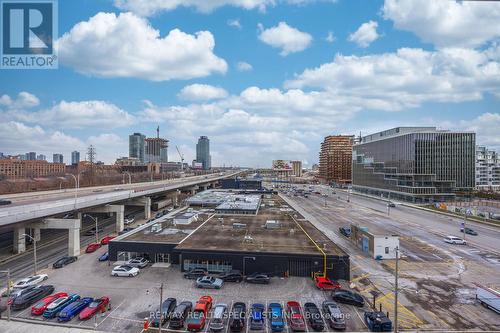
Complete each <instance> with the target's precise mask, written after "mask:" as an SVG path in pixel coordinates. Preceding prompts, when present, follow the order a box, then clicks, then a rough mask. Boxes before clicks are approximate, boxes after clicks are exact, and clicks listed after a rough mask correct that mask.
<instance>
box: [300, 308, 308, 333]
mask: <svg viewBox="0 0 500 333" xmlns="http://www.w3.org/2000/svg"><path fill="white" fill-rule="evenodd" d="M299 304H300V303H299ZM300 314H301V315H302V318H303V319H304V323H305V324H306V332H307V333H309V327H308V326H307V321H306V313H305V312H304V309H303V308H302V306H301V307H300Z"/></svg>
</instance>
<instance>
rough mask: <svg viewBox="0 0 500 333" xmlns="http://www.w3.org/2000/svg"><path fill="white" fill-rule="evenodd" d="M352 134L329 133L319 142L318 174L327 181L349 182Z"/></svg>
mask: <svg viewBox="0 0 500 333" xmlns="http://www.w3.org/2000/svg"><path fill="white" fill-rule="evenodd" d="M353 141H354V136H353V135H329V136H327V137H325V139H324V141H323V142H322V143H321V151H320V153H319V176H320V178H322V179H324V180H326V181H327V182H328V183H332V182H333V183H337V184H350V183H351V175H352V145H353Z"/></svg>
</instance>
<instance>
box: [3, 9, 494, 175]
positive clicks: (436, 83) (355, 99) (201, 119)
mask: <svg viewBox="0 0 500 333" xmlns="http://www.w3.org/2000/svg"><path fill="white" fill-rule="evenodd" d="M207 4H208V5H207ZM207 6H209V7H210V8H207ZM498 22H500V4H498V3H493V2H454V1H448V0H443V1H428V2H425V1H421V0H385V1H382V0H380V1H363V0H359V1H352V0H349V1H346V0H338V1H327V0H324V1H321V0H247V1H240V0H217V1H210V2H207V1H201V0H188V1H181V2H179V1H174V0H158V1H154V2H153V1H147V0H116V1H111V0H109V1H91V0H84V1H69V0H61V1H59V37H60V39H59V40H58V43H57V44H58V48H59V60H60V65H59V69H57V70H0V122H1V123H0V151H1V152H3V153H8V154H14V153H24V152H27V151H37V152H38V153H44V154H46V155H48V156H51V155H52V153H56V152H62V153H64V155H65V160H66V161H68V160H69V158H70V152H71V151H72V150H75V149H76V150H81V151H84V150H85V147H86V146H87V145H89V144H94V145H95V146H96V147H97V154H98V159H100V160H104V161H106V162H108V163H111V162H114V160H115V159H116V158H117V157H119V156H124V155H127V154H128V135H129V134H131V133H132V132H142V133H144V134H146V135H147V136H152V135H154V132H155V129H156V126H157V125H159V126H160V132H161V133H160V134H161V136H163V137H165V138H167V139H168V140H170V149H169V155H170V159H171V160H178V159H179V158H178V156H177V154H176V152H175V145H178V146H179V147H180V148H181V150H182V151H183V152H184V153H185V155H186V157H187V159H188V160H189V159H192V158H194V151H195V143H196V140H197V137H199V136H200V135H207V136H209V138H210V139H211V149H212V160H213V164H214V165H223V164H226V165H245V166H270V164H271V160H273V159H300V160H303V161H304V163H305V164H306V165H308V166H310V165H312V164H313V163H316V162H317V159H318V151H319V147H320V142H321V141H322V139H323V137H324V136H326V135H333V134H359V132H361V133H362V134H369V132H373V131H378V130H383V129H387V128H390V127H394V126H414V125H426V126H431V125H434V126H438V127H440V128H446V129H452V130H469V131H476V132H477V133H478V136H477V141H478V143H479V144H486V145H489V146H492V147H494V148H497V149H498V148H500V135H499V132H500V131H499V128H500V114H499V105H500V103H499V98H500V46H499V43H498V42H499V37H500V25H498ZM328 35H330V37H332V36H333V37H334V38H330V40H327V36H328ZM241 62H245V63H246V66H243V67H245V68H241V66H240V67H239V66H238V64H239V63H241Z"/></svg>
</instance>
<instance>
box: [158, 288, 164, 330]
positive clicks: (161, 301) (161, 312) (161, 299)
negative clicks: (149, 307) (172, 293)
mask: <svg viewBox="0 0 500 333" xmlns="http://www.w3.org/2000/svg"><path fill="white" fill-rule="evenodd" d="M162 303H163V282H162V283H161V285H160V321H159V323H158V333H161V319H162V318H163V309H162V307H161V306H162Z"/></svg>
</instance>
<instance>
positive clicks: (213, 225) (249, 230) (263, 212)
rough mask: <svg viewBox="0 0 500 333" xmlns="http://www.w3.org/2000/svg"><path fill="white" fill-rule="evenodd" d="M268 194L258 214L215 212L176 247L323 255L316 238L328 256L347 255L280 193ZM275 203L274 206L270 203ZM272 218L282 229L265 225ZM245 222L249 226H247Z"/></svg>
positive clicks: (183, 248) (181, 248)
mask: <svg viewBox="0 0 500 333" xmlns="http://www.w3.org/2000/svg"><path fill="white" fill-rule="evenodd" d="M266 197H267V198H264V199H262V204H263V206H261V208H260V210H259V213H258V214H257V215H219V214H215V215H214V217H213V218H211V219H210V220H209V221H207V223H205V224H203V225H202V226H201V227H200V228H199V229H198V230H197V231H196V232H195V233H192V234H191V235H190V236H189V237H188V238H186V239H185V240H184V241H183V242H182V243H181V244H179V245H178V246H177V247H176V249H180V250H223V251H248V252H273V253H296V254H317V255H322V254H321V252H320V251H319V250H318V248H317V247H316V246H315V245H314V243H313V242H312V241H311V239H312V240H314V241H315V242H316V243H317V244H318V245H319V246H320V247H321V248H322V249H323V251H324V252H325V253H326V254H327V255H339V256H343V255H346V253H345V252H344V251H342V249H341V248H339V247H338V246H337V245H336V244H335V243H333V242H332V241H331V240H330V239H329V238H328V237H327V236H326V235H325V234H323V233H322V232H321V231H319V230H318V229H316V227H314V226H313V225H312V224H311V223H310V222H309V221H307V220H305V219H304V218H303V216H302V215H300V214H299V213H298V212H296V211H295V210H294V209H292V208H291V207H290V206H288V204H286V202H285V201H283V200H282V199H281V198H280V197H279V196H277V195H272V196H270V197H271V198H269V196H266ZM271 202H272V203H273V205H270V204H271ZM268 220H275V221H279V223H280V228H278V229H266V228H264V226H265V224H266V221H268ZM234 223H237V226H236V228H235V227H233V224H234ZM241 224H243V225H245V226H246V227H244V228H243V227H242V225H241ZM299 225H300V226H301V227H302V229H304V231H305V232H304V231H303V230H302V229H301V228H300V227H299ZM306 233H307V234H308V235H309V236H310V237H311V239H310V238H309V237H308V236H307V235H306Z"/></svg>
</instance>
